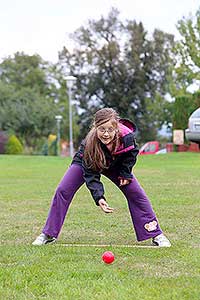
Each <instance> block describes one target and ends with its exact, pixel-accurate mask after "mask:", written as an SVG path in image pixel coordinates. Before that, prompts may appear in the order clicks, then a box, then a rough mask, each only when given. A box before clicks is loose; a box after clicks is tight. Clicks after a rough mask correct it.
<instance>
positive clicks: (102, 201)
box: [99, 199, 114, 213]
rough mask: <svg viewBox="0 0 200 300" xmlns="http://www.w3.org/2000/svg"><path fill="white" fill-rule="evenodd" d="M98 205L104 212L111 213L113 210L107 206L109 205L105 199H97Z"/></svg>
mask: <svg viewBox="0 0 200 300" xmlns="http://www.w3.org/2000/svg"><path fill="white" fill-rule="evenodd" d="M99 206H100V207H101V209H102V210H103V212H105V213H112V212H113V210H114V209H113V208H112V207H109V205H108V203H107V202H106V200H105V199H100V200H99Z"/></svg>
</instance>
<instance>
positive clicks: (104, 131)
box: [97, 120, 117, 145]
mask: <svg viewBox="0 0 200 300" xmlns="http://www.w3.org/2000/svg"><path fill="white" fill-rule="evenodd" d="M116 132H117V127H116V126H115V125H114V122H113V121H112V120H110V121H108V122H106V123H104V124H102V125H100V126H98V127H97V137H98V139H100V141H101V142H102V143H103V144H104V145H108V144H110V143H111V142H112V141H113V140H114V138H115V134H116Z"/></svg>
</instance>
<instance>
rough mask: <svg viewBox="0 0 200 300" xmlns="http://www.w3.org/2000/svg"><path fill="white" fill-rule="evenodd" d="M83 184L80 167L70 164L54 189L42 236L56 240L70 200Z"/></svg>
mask: <svg viewBox="0 0 200 300" xmlns="http://www.w3.org/2000/svg"><path fill="white" fill-rule="evenodd" d="M83 183H84V179H83V171H82V167H81V166H80V165H78V164H72V165H71V166H70V167H69V169H68V170H67V172H66V173H65V175H64V176H63V178H62V180H61V182H60V183H59V185H58V187H57V189H56V192H55V195H54V197H53V200H52V204H51V208H50V211H49V215H48V218H47V221H46V224H45V226H44V228H43V230H42V232H43V233H44V234H46V235H49V236H53V237H56V238H57V236H58V234H59V232H60V230H61V227H62V225H63V222H64V219H65V216H66V213H67V210H68V208H69V205H70V203H71V201H72V198H73V196H74V194H75V193H76V191H77V190H78V189H79V188H80V186H81V185H82V184H83Z"/></svg>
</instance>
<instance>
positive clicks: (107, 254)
mask: <svg viewBox="0 0 200 300" xmlns="http://www.w3.org/2000/svg"><path fill="white" fill-rule="evenodd" d="M102 260H103V261H104V262H105V263H106V264H112V262H113V261H114V260H115V256H114V254H113V253H112V252H111V251H106V252H104V253H103V255H102Z"/></svg>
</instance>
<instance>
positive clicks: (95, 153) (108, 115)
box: [84, 108, 119, 171]
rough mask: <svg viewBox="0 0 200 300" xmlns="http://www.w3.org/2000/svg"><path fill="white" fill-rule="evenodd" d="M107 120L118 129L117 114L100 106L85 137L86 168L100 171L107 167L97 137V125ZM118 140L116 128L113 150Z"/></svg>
mask: <svg viewBox="0 0 200 300" xmlns="http://www.w3.org/2000/svg"><path fill="white" fill-rule="evenodd" d="M108 121H112V124H113V126H114V127H115V128H116V129H118V121H119V115H118V113H117V112H116V111H115V110H114V109H112V108H102V109H100V110H98V111H97V112H96V114H95V116H94V121H93V124H92V128H91V130H90V131H89V132H88V134H87V136H86V139H85V151H84V162H85V164H86V166H87V167H88V168H91V169H92V170H94V171H102V170H104V169H107V168H108V167H109V166H108V162H107V161H106V157H105V154H104V152H103V149H102V147H101V141H100V140H99V139H98V137H97V127H99V126H101V125H102V124H104V123H106V122H108ZM118 142H119V134H118V130H116V134H115V138H114V140H113V151H114V150H115V149H116V148H117V146H118Z"/></svg>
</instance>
